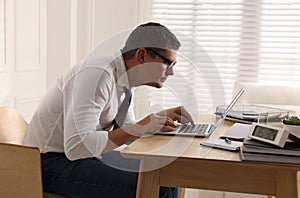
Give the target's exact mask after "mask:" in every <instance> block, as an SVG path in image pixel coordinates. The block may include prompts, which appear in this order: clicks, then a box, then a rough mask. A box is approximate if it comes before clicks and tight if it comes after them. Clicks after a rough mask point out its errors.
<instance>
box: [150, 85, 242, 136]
mask: <svg viewBox="0 0 300 198" xmlns="http://www.w3.org/2000/svg"><path fill="white" fill-rule="evenodd" d="M244 92H245V89H244V88H242V89H241V90H240V91H239V92H238V93H237V94H236V96H235V97H234V98H233V99H232V101H231V102H230V104H229V105H228V106H227V108H226V109H225V111H224V113H223V115H220V118H219V119H218V121H216V122H215V123H205V124H195V125H192V124H191V123H188V124H181V125H179V126H178V127H177V128H176V130H174V131H170V132H162V131H157V132H155V134H159V135H182V136H195V137H208V136H210V135H211V134H212V133H213V132H214V131H215V129H217V128H218V126H219V125H221V123H222V122H223V120H224V119H225V118H226V116H227V115H228V113H229V112H230V110H231V109H232V107H233V106H234V105H235V103H236V102H237V101H238V100H239V98H240V97H241V96H242V95H243V93H244Z"/></svg>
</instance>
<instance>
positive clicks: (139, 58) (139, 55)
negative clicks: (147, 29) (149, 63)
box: [135, 48, 147, 64]
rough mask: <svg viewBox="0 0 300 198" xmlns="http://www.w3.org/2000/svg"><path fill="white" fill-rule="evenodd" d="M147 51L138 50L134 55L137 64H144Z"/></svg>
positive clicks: (143, 49)
mask: <svg viewBox="0 0 300 198" xmlns="http://www.w3.org/2000/svg"><path fill="white" fill-rule="evenodd" d="M146 53H147V51H146V49H145V48H139V49H138V50H137V51H136V53H135V58H136V60H137V61H138V63H139V64H142V63H144V62H145V55H146Z"/></svg>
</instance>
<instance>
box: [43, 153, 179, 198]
mask: <svg viewBox="0 0 300 198" xmlns="http://www.w3.org/2000/svg"><path fill="white" fill-rule="evenodd" d="M138 169H139V160H135V159H125V158H123V157H122V156H121V155H120V153H119V152H117V151H112V152H109V153H107V154H104V155H103V159H102V160H99V159H97V158H87V159H80V160H75V161H70V160H68V159H67V157H66V156H65V155H64V154H63V153H47V154H42V176H43V189H44V191H45V192H53V193H57V194H62V195H64V196H66V197H74V198H75V197H78V198H92V197H103V198H110V197H111V198H123V197H124V198H125V197H130V198H134V197H135V194H136V188H137V180H138ZM177 194H178V190H177V188H171V187H161V188H160V192H159V197H161V198H175V197H177Z"/></svg>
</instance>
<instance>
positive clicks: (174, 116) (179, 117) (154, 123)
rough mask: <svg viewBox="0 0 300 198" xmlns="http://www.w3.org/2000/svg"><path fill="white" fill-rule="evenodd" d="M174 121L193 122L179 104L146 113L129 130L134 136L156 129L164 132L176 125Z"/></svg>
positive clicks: (171, 129)
mask: <svg viewBox="0 0 300 198" xmlns="http://www.w3.org/2000/svg"><path fill="white" fill-rule="evenodd" d="M175 121H178V122H180V123H188V122H190V123H192V124H194V121H193V118H192V116H191V115H190V114H189V113H188V112H187V110H186V109H185V108H184V107H183V106H179V107H174V108H170V109H166V110H163V111H160V112H158V113H156V114H150V115H148V116H147V117H145V118H144V119H142V120H141V121H139V122H138V123H137V124H135V125H134V126H135V127H134V129H133V130H130V131H131V134H132V135H135V136H141V135H143V134H145V133H152V132H155V131H158V130H160V131H165V132H167V131H173V130H175V129H176V127H177V126H176V124H175V123H174V122H175Z"/></svg>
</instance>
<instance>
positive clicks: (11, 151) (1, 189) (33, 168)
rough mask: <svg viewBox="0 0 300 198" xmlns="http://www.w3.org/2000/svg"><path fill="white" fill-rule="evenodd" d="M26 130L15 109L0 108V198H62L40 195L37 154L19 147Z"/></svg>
mask: <svg viewBox="0 0 300 198" xmlns="http://www.w3.org/2000/svg"><path fill="white" fill-rule="evenodd" d="M27 126H28V124H27V122H26V121H25V120H24V118H23V117H22V115H21V114H20V113H19V112H17V111H16V110H15V109H13V108H8V107H0V197H5V198H16V197H22V198H27V197H28V198H42V197H44V198H64V196H62V195H58V194H54V193H47V192H44V193H43V190H42V189H43V187H42V173H41V155H40V151H39V149H38V148H35V147H28V146H23V145H21V144H22V139H23V137H24V135H25V132H26V128H27Z"/></svg>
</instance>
